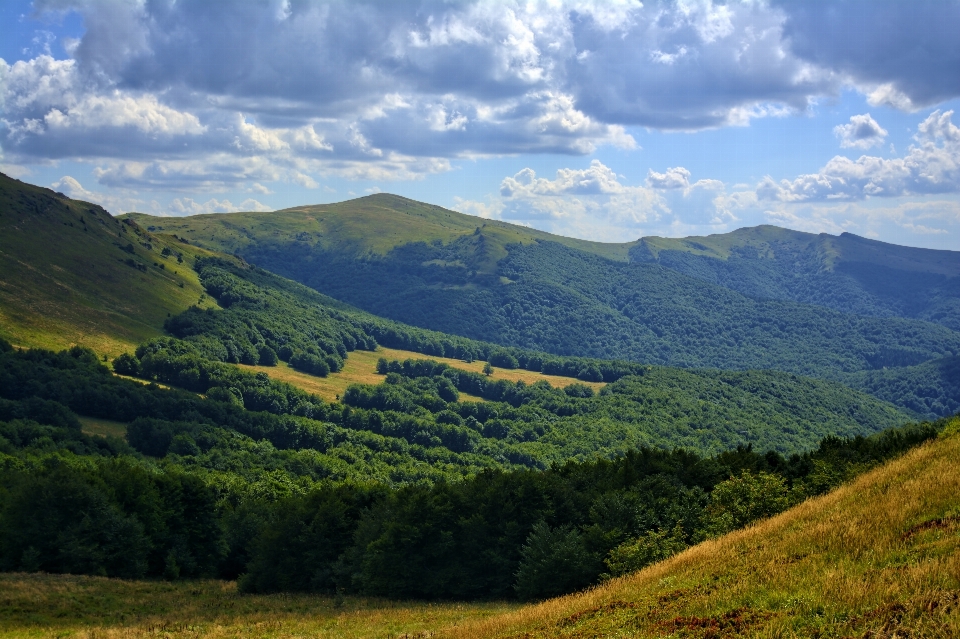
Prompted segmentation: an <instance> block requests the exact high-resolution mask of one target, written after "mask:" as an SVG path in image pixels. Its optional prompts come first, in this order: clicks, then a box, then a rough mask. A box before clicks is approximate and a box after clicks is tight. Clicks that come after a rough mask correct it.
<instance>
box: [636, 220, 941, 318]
mask: <svg viewBox="0 0 960 639" xmlns="http://www.w3.org/2000/svg"><path fill="white" fill-rule="evenodd" d="M630 259H631V261H634V262H641V263H651V262H652V263H657V264H660V265H662V266H665V267H667V268H670V269H673V270H675V271H678V272H680V273H683V274H685V275H689V276H691V277H695V278H698V279H701V280H704V281H707V282H711V283H715V284H720V285H722V286H726V287H728V288H732V289H734V290H736V291H739V292H741V293H743V294H745V295H749V296H751V297H755V298H767V299H780V300H792V301H795V302H803V303H807V304H818V305H821V306H827V307H829V308H833V309H836V310H839V311H844V312H850V313H856V314H859V315H872V316H877V317H908V318H915V319H922V320H926V321H930V322H937V323H939V324H943V325H944V326H947V327H949V328H952V329H954V330H957V329H958V328H960V252H956V251H935V250H930V249H917V248H910V247H906V246H896V245H894V244H886V243H884V242H877V241H875V240H869V239H866V238H862V237H858V236H856V235H853V234H851V233H843V234H842V235H840V236H839V237H837V236H833V235H827V234H826V233H821V234H820V235H813V234H810V233H801V232H798V231H789V230H786V229H781V228H777V227H775V226H758V227H754V228H744V229H740V230H738V231H734V232H732V233H726V234H723V235H711V236H708V237H688V238H683V239H667V238H660V237H645V238H643V239H641V240H640V242H639V243H638V244H636V245H635V246H633V247H632V248H631V249H630Z"/></svg>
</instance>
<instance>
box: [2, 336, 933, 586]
mask: <svg viewBox="0 0 960 639" xmlns="http://www.w3.org/2000/svg"><path fill="white" fill-rule="evenodd" d="M177 343H178V342H177V341H176V340H172V339H168V340H166V346H167V348H165V349H161V348H156V347H157V346H158V345H159V341H157V342H153V343H152V346H153V347H152V348H147V349H144V351H143V353H142V355H143V357H142V359H140V360H138V361H140V362H141V364H143V363H144V360H147V362H149V361H150V359H149V358H150V357H151V356H152V355H156V354H159V353H163V352H164V351H169V350H171V348H173V347H174V345H176V344H177ZM179 344H181V345H182V344H189V343H188V342H179ZM185 355H186V356H189V357H191V358H192V363H193V364H194V365H196V366H199V365H200V364H201V362H206V363H207V365H209V366H210V367H211V368H209V369H205V370H206V371H207V372H208V373H210V377H209V379H212V380H215V382H216V383H217V384H223V385H215V386H210V387H208V388H207V389H206V390H207V391H208V392H207V397H206V398H203V397H201V396H198V395H196V394H193V393H190V392H187V391H180V390H174V389H164V388H160V387H158V386H156V385H154V384H149V385H145V384H143V383H140V382H136V381H131V380H126V379H121V378H117V377H115V376H113V375H111V374H110V372H109V371H108V370H107V369H106V368H105V367H104V366H103V365H102V363H101V362H99V361H98V359H97V358H96V356H95V355H93V354H92V353H91V352H89V351H87V350H85V349H82V348H74V349H72V350H70V351H63V352H61V353H52V352H49V351H40V350H29V351H22V350H16V349H12V348H11V347H10V346H9V345H8V344H6V343H5V342H0V396H2V397H0V569H3V570H42V571H46V572H70V573H87V574H105V575H108V576H118V577H127V578H130V577H143V576H155V577H164V578H168V579H174V578H178V577H192V576H221V577H226V578H235V577H240V579H241V587H242V588H243V589H245V590H247V591H267V592H269V591H276V590H318V591H334V590H340V591H345V592H357V593H364V594H372V595H386V596H391V597H413V598H426V599H436V598H474V599H476V598H492V597H521V598H530V599H532V598H540V597H545V596H549V595H552V594H559V593H561V592H567V591H570V590H573V589H577V588H580V587H583V586H585V585H588V584H590V583H594V582H595V581H597V580H598V579H601V578H602V577H603V575H604V574H611V575H615V574H620V573H622V572H626V571H629V570H632V569H634V568H636V567H639V566H642V565H643V564H645V563H649V562H650V561H654V560H656V559H658V558H661V557H663V556H667V555H669V554H672V553H673V552H676V551H677V550H679V549H681V548H683V547H684V546H686V545H687V544H690V543H693V542H695V541H697V540H699V539H702V538H704V537H707V536H710V535H715V534H720V533H722V532H725V531H726V530H730V529H732V528H736V527H738V526H741V525H744V524H745V523H747V522H749V521H752V520H754V519H756V518H758V517H763V516H767V515H770V514H773V513H775V512H778V511H779V510H782V509H784V508H786V507H787V506H788V505H789V504H792V503H795V502H796V501H797V500H799V499H802V498H804V497H806V496H809V495H813V494H819V493H821V492H823V491H825V490H827V489H829V488H830V487H832V486H834V485H836V484H837V483H838V482H840V481H843V480H844V479H845V478H848V477H850V476H851V475H852V474H854V473H856V472H859V471H861V470H863V469H864V468H867V467H869V466H871V465H873V464H875V463H878V462H879V461H881V460H883V459H886V458H889V457H890V456H891V455H894V454H897V453H899V452H901V451H903V450H905V449H906V448H908V447H910V446H912V445H914V444H916V443H918V442H921V441H923V440H925V439H928V438H929V437H931V436H933V435H934V434H935V433H936V431H937V427H936V426H935V425H925V426H913V427H906V428H899V429H891V430H887V431H884V432H882V433H879V434H876V435H873V436H871V437H869V438H863V437H859V436H858V437H853V438H851V439H842V438H837V437H827V438H825V439H823V440H821V441H820V443H819V446H814V450H813V451H812V452H806V453H802V454H801V453H797V452H795V453H793V454H791V455H789V456H786V455H783V454H780V453H778V452H774V451H771V452H768V453H764V454H760V453H759V452H754V451H755V449H754V447H752V446H749V445H748V446H739V447H736V448H734V449H732V450H730V451H727V452H721V453H718V454H715V455H713V456H707V455H704V454H702V453H698V452H695V451H693V450H682V449H679V448H671V449H657V448H651V447H647V446H638V447H636V448H633V449H629V450H622V452H618V454H616V455H614V456H613V457H612V458H610V459H594V458H593V457H592V456H589V457H587V459H585V460H584V461H579V462H578V461H567V462H563V463H560V462H557V463H554V464H552V465H550V466H549V467H546V468H544V467H542V465H540V464H536V463H533V464H530V465H531V466H535V467H531V468H528V469H523V468H521V467H520V465H521V464H522V463H523V462H524V461H528V462H530V461H532V460H531V459H530V458H529V457H528V458H527V459H526V460H524V459H518V460H517V461H515V462H511V461H509V460H507V459H503V458H500V459H496V458H495V455H491V454H487V453H495V452H499V454H501V455H502V457H509V454H510V452H509V451H510V450H511V449H510V446H511V445H512V444H510V443H509V441H510V440H511V439H514V440H516V439H517V438H516V435H517V433H513V432H509V430H510V428H509V426H510V424H511V422H510V420H509V419H500V418H499V416H498V417H494V415H498V412H499V411H505V412H508V411H510V410H511V409H512V410H514V411H516V415H515V416H517V417H521V418H522V417H524V416H525V415H533V414H537V413H539V414H540V415H541V416H543V417H547V418H554V417H556V416H558V415H560V414H562V413H565V412H567V411H570V410H573V411H576V410H577V407H578V405H579V403H580V402H602V401H603V398H604V397H615V396H616V395H617V392H611V393H608V394H606V395H601V396H597V397H590V396H589V395H590V394H591V391H590V389H589V387H586V386H580V387H577V386H576V385H574V387H571V388H568V389H566V390H561V391H556V392H553V391H551V390H549V387H546V385H543V387H541V388H536V387H540V386H541V385H540V384H535V385H533V386H531V387H526V388H524V387H522V386H520V385H519V384H514V385H506V384H503V383H502V382H500V383H498V384H496V385H495V388H493V389H489V390H487V391H485V392H488V393H490V394H491V395H492V396H494V397H496V398H497V399H498V400H500V401H490V402H484V403H479V404H478V403H459V402H456V401H455V400H456V393H457V386H458V385H464V384H476V383H479V382H482V381H483V379H482V378H483V376H475V377H479V378H481V379H474V378H473V377H467V378H466V379H465V380H462V379H459V378H457V379H454V378H452V377H450V376H448V375H447V374H448V373H450V369H444V368H443V367H442V366H438V364H436V363H435V362H430V361H408V362H402V363H401V362H387V361H385V360H384V361H383V362H382V363H381V368H382V369H383V370H384V371H385V372H386V383H384V384H381V385H377V386H355V387H351V388H350V390H349V392H348V397H345V398H344V401H345V404H344V405H338V404H324V403H323V402H321V401H319V400H316V398H311V397H309V396H305V395H304V394H303V393H301V392H300V391H297V390H296V389H293V388H290V387H288V386H286V385H283V384H280V383H277V382H270V381H269V380H268V379H266V378H265V377H263V376H258V375H250V374H245V373H240V372H237V369H235V368H233V369H230V370H232V371H233V372H232V373H231V372H229V371H228V369H227V368H226V365H224V364H222V363H218V362H211V361H210V360H202V358H199V357H198V356H197V354H196V353H195V352H189V351H185V352H181V353H180V355H178V356H177V357H182V356H185ZM174 359H175V358H174ZM168 361H171V360H168ZM155 363H156V362H155ZM156 370H160V369H159V368H158V369H156ZM166 370H172V369H166ZM437 373H439V375H438V374H437ZM141 374H142V373H141ZM460 376H462V374H461V375H460ZM646 378H647V376H644V377H641V378H635V377H624V378H622V379H621V380H620V381H618V382H616V383H615V384H613V385H614V386H616V385H618V384H629V383H635V382H631V380H637V381H640V380H645V379H646ZM226 384H229V386H227V385H226ZM218 389H219V391H220V392H214V391H216V390H218ZM501 394H502V396H500V395H501ZM245 407H246V408H245ZM264 408H265V409H266V410H263V409H264ZM254 409H259V410H254ZM548 409H552V411H553V412H549V411H548ZM620 409H623V406H622V405H621V406H620ZM457 410H460V411H461V412H459V413H458V412H456V411H457ZM307 412H309V413H310V414H311V415H312V417H306V416H300V415H297V414H296V413H307ZM78 414H81V415H87V416H96V417H101V418H107V419H114V420H118V421H124V422H126V423H129V427H128V431H127V441H123V440H121V439H116V438H109V437H108V438H101V437H92V436H88V435H86V434H84V433H83V432H82V430H81V424H80V422H79V420H78V417H77V415H78ZM428 414H429V415H433V416H434V419H433V421H432V422H430V421H429V420H428V419H421V420H420V421H419V422H417V424H416V427H421V426H423V425H428V424H430V423H432V424H434V425H436V426H442V427H446V428H447V430H442V429H441V430H436V431H434V432H433V434H429V433H422V432H415V433H412V432H409V431H402V430H401V431H394V432H391V433H390V434H378V433H374V432H371V431H368V430H362V428H363V427H364V426H366V427H371V426H375V425H378V424H379V426H380V428H381V429H382V430H385V429H386V427H387V426H388V425H390V426H400V427H401V428H402V427H403V426H404V425H405V424H408V423H410V422H405V421H404V419H405V418H406V417H410V418H414V419H417V418H422V417H425V416H426V415H428ZM393 416H396V417H397V420H396V421H391V420H392V418H393ZM503 416H504V417H509V416H512V415H506V414H505V415H503ZM315 418H319V419H315ZM321 420H329V421H321ZM520 421H523V419H521V420H520ZM548 421H549V419H548ZM477 428H479V431H480V432H478V430H474V429H477ZM485 430H486V431H488V432H486V433H484V432H482V431H485ZM559 432H560V431H559V430H558V433H559ZM464 434H466V435H467V436H466V437H462V435H464ZM470 435H472V437H471V436H470ZM486 435H490V437H487V436H486ZM521 435H522V434H521ZM498 437H500V438H501V439H497V438H498ZM408 438H409V439H413V440H417V439H418V438H424V440H423V441H422V443H411V442H410V441H408ZM443 438H446V439H443ZM498 442H499V443H501V444H502V445H503V447H502V448H499V449H497V448H496V445H497V443H498ZM471 444H474V445H475V448H476V450H478V451H479V452H466V451H464V452H455V451H454V449H456V448H461V449H464V448H469V447H470V445H471ZM484 446H487V448H484ZM758 450H759V449H758ZM565 454H566V453H565ZM536 466H541V467H540V468H537V467H536ZM338 470H339V471H340V472H339V473H338Z"/></svg>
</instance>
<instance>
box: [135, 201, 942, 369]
mask: <svg viewBox="0 0 960 639" xmlns="http://www.w3.org/2000/svg"><path fill="white" fill-rule="evenodd" d="M416 206H417V203H414V202H410V201H407V200H403V199H402V198H395V197H393V196H371V197H368V198H361V199H358V200H356V201H354V202H352V203H351V202H347V203H342V204H339V205H335V206H330V207H314V208H304V209H303V210H302V211H300V210H299V209H297V210H291V211H285V212H282V214H283V215H282V219H283V221H282V226H281V227H278V228H283V229H284V231H283V232H279V231H277V229H276V228H273V227H272V226H271V225H264V224H263V223H262V221H260V220H258V219H255V218H253V217H250V214H244V215H247V217H246V218H243V219H244V220H247V221H248V222H249V223H250V224H251V227H250V229H249V230H248V232H247V233H246V234H245V235H243V236H238V235H237V233H236V229H235V228H233V225H232V224H231V223H230V216H229V215H224V216H203V217H202V218H187V219H185V220H177V221H163V222H161V221H160V220H158V219H156V218H150V217H148V216H137V217H136V219H138V220H140V221H141V222H142V223H156V224H164V225H166V227H167V228H176V229H177V230H178V232H185V233H189V234H192V235H191V237H195V238H196V241H197V242H199V243H200V244H202V245H205V246H210V247H215V248H218V249H220V250H229V251H230V252H235V253H236V254H238V255H241V256H243V257H244V258H245V259H247V260H248V261H250V262H251V263H254V264H257V265H259V266H262V267H264V268H266V269H269V270H270V271H272V272H275V273H278V274H281V275H283V276H286V277H290V278H292V279H295V280H297V281H299V282H302V283H306V284H308V285H309V286H311V287H313V288H315V289H316V290H318V291H321V292H323V293H326V294H328V295H330V296H332V297H335V298H337V299H339V300H343V301H345V302H349V303H350V304H352V305H354V306H358V307H360V308H362V309H364V310H367V311H369V312H371V313H375V314H377V315H378V316H382V317H389V318H391V319H394V320H398V321H401V322H405V323H406V324H410V325H415V326H420V327H425V328H430V329H434V330H437V331H441V332H444V333H446V334H453V335H461V336H465V337H470V338H474V339H478V340H482V341H486V342H490V343H495V344H499V345H502V346H513V347H520V348H525V349H529V350H534V351H542V352H547V353H550V354H554V355H565V356H571V355H572V356H588V357H595V358H603V359H621V360H630V361H635V362H642V363H648V364H660V365H671V366H683V367H714V368H723V369H737V370H744V369H754V368H763V369H769V368H772V369H777V370H785V371H790V372H794V373H799V374H804V375H812V376H816V377H821V378H829V379H838V378H840V377H842V376H844V375H848V374H851V373H856V372H860V371H868V370H882V369H884V368H901V367H908V366H913V365H918V364H921V363H924V362H927V361H930V360H933V359H938V358H942V357H950V356H953V355H956V354H958V352H960V334H958V333H957V332H956V329H957V326H955V325H954V324H953V323H951V322H953V320H952V319H951V318H952V317H953V316H954V315H955V313H954V312H953V311H954V310H955V309H956V308H960V306H958V305H960V288H958V287H960V284H958V283H960V276H958V273H960V258H958V256H957V254H956V253H955V252H951V251H928V250H922V249H909V248H906V247H897V246H893V245H885V244H882V243H879V242H871V241H870V240H865V239H863V238H856V237H855V236H849V235H844V236H841V237H839V238H836V237H832V236H812V235H809V234H803V233H796V232H792V231H787V230H785V229H776V228H775V227H757V228H755V229H742V230H740V231H736V232H734V233H729V234H725V235H719V236H710V237H709V238H688V239H686V240H663V239H662V238H650V239H649V240H648V239H644V240H642V241H640V242H638V243H634V244H631V245H609V249H605V248H603V246H602V245H597V246H593V245H590V244H589V243H580V244H577V243H570V242H567V243H564V242H563V241H562V238H553V237H551V236H544V235H543V234H540V235H537V236H533V235H529V234H526V235H525V234H524V230H523V229H522V228H520V227H511V226H510V225H507V224H503V223H500V222H497V223H496V224H493V223H491V224H490V225H489V226H487V225H485V224H484V223H483V222H480V221H476V220H474V223H475V228H474V230H473V232H472V233H470V232H469V231H467V230H466V229H465V228H464V226H465V225H467V223H468V222H470V220H471V218H469V217H468V216H462V215H459V214H456V213H452V212H449V211H448V212H446V213H445V217H442V216H441V212H442V210H441V212H431V213H430V214H427V213H412V212H407V210H408V209H410V210H411V211H415V210H418V209H416ZM351 207H353V208H351ZM410 207H412V209H411V208H410ZM354 208H355V209H356V212H357V213H358V214H360V215H361V217H362V218H363V220H364V222H363V223H360V224H361V226H359V227H357V228H354V226H356V225H355V224H354V223H353V222H352V221H351V217H350V216H351V215H352V214H353V212H354ZM434 208H435V207H434ZM314 209H316V210H314ZM298 215H299V217H298ZM431 215H434V216H441V217H438V218H437V219H436V220H433V223H432V224H427V222H426V221H425V220H427V218H430V216H431ZM378 216H379V217H378ZM247 218H250V219H249V220H248V219H247ZM461 218H463V219H461ZM377 219H379V220H380V221H381V223H380V224H379V225H377V224H375V223H374V221H375V220H377ZM431 219H432V218H431ZM298 220H302V221H301V222H298ZM438 220H439V221H438ZM298 223H299V224H301V225H302V226H303V228H304V231H303V232H301V233H294V232H293V231H294V229H295V228H296V227H297V224H298ZM351 225H353V226H351ZM271 229H273V230H272V231H271ZM386 229H394V231H395V232H390V233H387V232H386ZM278 233H279V234H278ZM418 233H419V234H420V235H419V236H418ZM208 234H209V235H208ZM393 238H396V239H393ZM701 242H702V243H701ZM818 242H819V244H818ZM621 249H629V250H628V251H627V250H624V251H623V252H624V255H621ZM627 252H628V253H629V256H628V255H627V254H626V253H627Z"/></svg>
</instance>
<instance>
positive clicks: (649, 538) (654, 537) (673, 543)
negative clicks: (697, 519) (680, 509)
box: [603, 524, 687, 577]
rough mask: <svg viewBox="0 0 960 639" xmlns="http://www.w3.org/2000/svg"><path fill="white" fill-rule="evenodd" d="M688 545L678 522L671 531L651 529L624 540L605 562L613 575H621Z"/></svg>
mask: <svg viewBox="0 0 960 639" xmlns="http://www.w3.org/2000/svg"><path fill="white" fill-rule="evenodd" d="M686 547H687V544H686V543H684V541H683V528H682V527H681V526H680V525H679V524H678V525H677V527H676V528H674V529H673V530H671V531H667V530H656V531H654V530H651V531H649V532H648V533H646V534H645V535H642V536H640V537H638V538H637V539H631V540H629V541H625V542H623V543H622V544H620V545H619V546H617V547H616V548H614V549H613V550H611V551H610V554H608V555H607V558H606V559H604V560H603V563H605V564H606V565H607V568H608V569H609V570H610V576H611V577H619V576H620V575H626V574H627V573H631V572H636V571H637V570H640V569H641V568H643V567H645V566H649V565H650V564H653V563H656V562H658V561H663V560H664V559H667V558H668V557H672V556H673V555H675V554H677V553H678V552H680V551H681V550H683V549H684V548H686Z"/></svg>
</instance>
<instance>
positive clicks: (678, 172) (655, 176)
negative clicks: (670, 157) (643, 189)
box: [647, 166, 690, 190]
mask: <svg viewBox="0 0 960 639" xmlns="http://www.w3.org/2000/svg"><path fill="white" fill-rule="evenodd" d="M647 186H649V187H650V188H652V189H664V190H669V189H686V188H688V187H689V186H690V171H688V170H687V169H685V168H683V167H682V166H677V167H674V168H672V169H667V171H666V173H657V172H656V171H654V170H653V169H650V171H649V172H648V173H647Z"/></svg>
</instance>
